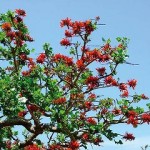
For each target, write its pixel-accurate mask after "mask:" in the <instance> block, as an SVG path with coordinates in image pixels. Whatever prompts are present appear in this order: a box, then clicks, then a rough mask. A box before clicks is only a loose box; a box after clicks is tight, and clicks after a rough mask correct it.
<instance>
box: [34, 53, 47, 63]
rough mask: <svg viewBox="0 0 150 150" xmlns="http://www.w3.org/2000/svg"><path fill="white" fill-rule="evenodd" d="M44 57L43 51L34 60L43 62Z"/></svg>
mask: <svg viewBox="0 0 150 150" xmlns="http://www.w3.org/2000/svg"><path fill="white" fill-rule="evenodd" d="M45 58H46V55H45V53H41V54H40V55H39V56H38V57H37V59H36V62H37V63H41V64H42V63H44V61H45Z"/></svg>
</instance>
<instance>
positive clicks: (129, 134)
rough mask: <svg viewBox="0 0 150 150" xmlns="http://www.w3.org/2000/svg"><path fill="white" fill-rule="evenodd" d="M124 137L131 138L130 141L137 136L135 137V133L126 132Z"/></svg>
mask: <svg viewBox="0 0 150 150" xmlns="http://www.w3.org/2000/svg"><path fill="white" fill-rule="evenodd" d="M123 138H124V139H126V140H130V141H132V140H134V139H135V137H134V136H133V134H131V133H126V134H125V135H124V136H123Z"/></svg>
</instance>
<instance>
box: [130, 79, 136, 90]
mask: <svg viewBox="0 0 150 150" xmlns="http://www.w3.org/2000/svg"><path fill="white" fill-rule="evenodd" d="M136 83H137V80H135V79H133V80H129V81H128V85H129V86H130V87H132V88H133V89H134V88H135V86H136Z"/></svg>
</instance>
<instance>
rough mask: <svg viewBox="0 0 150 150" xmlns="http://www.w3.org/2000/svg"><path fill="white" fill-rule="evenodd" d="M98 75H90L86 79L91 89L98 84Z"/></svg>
mask: <svg viewBox="0 0 150 150" xmlns="http://www.w3.org/2000/svg"><path fill="white" fill-rule="evenodd" d="M98 80H99V79H98V77H94V76H90V77H88V78H87V79H86V84H87V85H88V88H89V89H93V88H95V87H98V86H99V82H98Z"/></svg>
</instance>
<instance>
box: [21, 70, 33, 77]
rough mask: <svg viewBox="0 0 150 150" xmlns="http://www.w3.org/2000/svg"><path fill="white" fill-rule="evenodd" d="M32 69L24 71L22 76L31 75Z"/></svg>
mask: <svg viewBox="0 0 150 150" xmlns="http://www.w3.org/2000/svg"><path fill="white" fill-rule="evenodd" d="M30 73H31V72H30V71H22V76H30Z"/></svg>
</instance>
